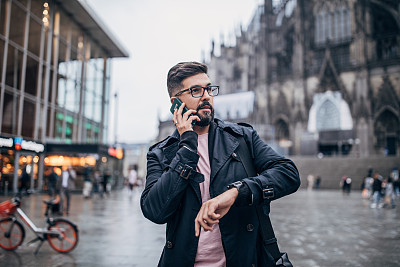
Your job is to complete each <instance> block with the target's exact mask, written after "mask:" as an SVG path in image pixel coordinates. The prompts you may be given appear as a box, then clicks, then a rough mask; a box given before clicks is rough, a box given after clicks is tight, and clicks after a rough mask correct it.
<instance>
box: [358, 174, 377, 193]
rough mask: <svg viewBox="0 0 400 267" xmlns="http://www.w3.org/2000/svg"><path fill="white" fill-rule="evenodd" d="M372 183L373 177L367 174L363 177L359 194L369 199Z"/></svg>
mask: <svg viewBox="0 0 400 267" xmlns="http://www.w3.org/2000/svg"><path fill="white" fill-rule="evenodd" d="M371 176H372V174H371ZM373 183H374V178H372V177H370V176H367V177H365V178H364V181H363V183H362V186H361V190H362V191H361V192H362V193H361V195H362V198H364V199H370V198H371V196H372V184H373Z"/></svg>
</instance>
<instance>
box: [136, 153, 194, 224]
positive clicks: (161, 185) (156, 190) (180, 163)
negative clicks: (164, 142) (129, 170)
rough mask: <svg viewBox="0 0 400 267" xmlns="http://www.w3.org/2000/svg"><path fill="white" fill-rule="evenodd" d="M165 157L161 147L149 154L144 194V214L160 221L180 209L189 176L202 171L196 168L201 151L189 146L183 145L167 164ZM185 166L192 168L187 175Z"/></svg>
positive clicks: (142, 207) (155, 221) (142, 206)
mask: <svg viewBox="0 0 400 267" xmlns="http://www.w3.org/2000/svg"><path fill="white" fill-rule="evenodd" d="M163 159H164V157H163V152H162V150H161V149H160V148H155V149H154V150H152V151H149V153H148V154H147V177H146V186H145V189H144V191H143V193H142V196H141V209H142V212H143V215H144V216H145V217H146V218H148V219H149V220H151V221H152V222H154V223H158V224H162V223H166V222H167V220H168V218H169V217H170V216H171V215H172V214H173V213H174V212H175V211H176V210H177V209H178V207H179V205H180V202H181V200H182V197H183V195H184V193H185V190H186V189H187V187H188V185H189V180H190V179H194V177H196V176H198V175H199V173H197V172H196V171H195V170H196V166H197V162H198V160H199V155H198V154H197V153H195V152H193V151H191V150H190V149H188V148H187V147H181V148H180V149H179V150H178V152H177V153H176V156H175V157H174V158H173V159H172V161H171V163H170V164H169V165H167V167H166V168H163V166H164V165H165V164H164V163H163V161H162V160H163ZM185 166H189V167H190V168H192V170H191V171H190V173H191V175H190V176H189V177H188V179H185V178H183V177H182V176H181V173H182V168H185ZM189 167H186V168H189ZM190 168H189V169H190ZM186 174H187V172H186ZM184 176H185V175H184Z"/></svg>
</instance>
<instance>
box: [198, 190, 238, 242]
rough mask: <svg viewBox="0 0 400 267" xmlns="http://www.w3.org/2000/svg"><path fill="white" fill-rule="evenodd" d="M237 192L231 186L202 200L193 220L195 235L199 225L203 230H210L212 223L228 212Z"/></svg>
mask: <svg viewBox="0 0 400 267" xmlns="http://www.w3.org/2000/svg"><path fill="white" fill-rule="evenodd" d="M238 194H239V191H238V190H237V189H236V188H232V189H229V190H228V191H225V192H224V193H222V194H221V195H219V196H217V197H215V198H212V199H210V200H208V201H206V202H204V203H203V205H202V206H201V208H200V211H199V213H197V217H196V219H195V220H194V223H195V225H194V229H195V235H196V236H199V235H200V227H203V229H204V231H212V227H213V225H214V224H216V223H218V222H219V220H220V219H221V218H222V217H224V216H225V214H227V213H228V211H229V209H230V208H231V207H232V205H233V203H235V200H236V197H237V196H238Z"/></svg>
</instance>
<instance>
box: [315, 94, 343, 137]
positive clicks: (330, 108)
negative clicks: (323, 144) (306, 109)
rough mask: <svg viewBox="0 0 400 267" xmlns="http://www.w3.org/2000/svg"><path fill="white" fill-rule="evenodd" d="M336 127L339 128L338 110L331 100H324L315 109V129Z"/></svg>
mask: <svg viewBox="0 0 400 267" xmlns="http://www.w3.org/2000/svg"><path fill="white" fill-rule="evenodd" d="M336 129H340V111H339V109H338V108H337V107H336V105H335V104H334V103H333V102H332V101H330V100H325V102H324V103H323V104H322V105H321V106H320V108H319V109H318V111H317V130H318V131H323V130H336Z"/></svg>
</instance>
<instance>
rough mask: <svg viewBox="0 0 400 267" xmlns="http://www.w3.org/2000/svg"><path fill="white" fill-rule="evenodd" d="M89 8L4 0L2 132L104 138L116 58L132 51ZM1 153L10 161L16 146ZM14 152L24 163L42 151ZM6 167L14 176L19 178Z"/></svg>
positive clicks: (0, 19)
mask: <svg viewBox="0 0 400 267" xmlns="http://www.w3.org/2000/svg"><path fill="white" fill-rule="evenodd" d="M91 12H92V11H89V10H88V9H87V8H86V7H85V5H84V4H82V3H81V2H80V1H77V0H71V1H68V3H67V1H55V0H49V1H43V0H0V97H1V99H0V134H1V135H2V136H5V137H21V138H23V139H24V140H25V139H27V140H35V141H38V142H41V143H44V144H46V143H64V144H73V143H81V144H106V143H107V138H108V135H107V130H108V123H107V120H108V112H109V94H110V88H109V87H110V65H111V58H113V57H127V56H128V54H127V53H126V52H125V51H124V49H123V48H122V47H120V46H119V44H117V43H116V42H115V41H113V40H112V37H110V36H108V35H107V31H106V30H103V28H102V27H101V26H100V25H101V24H100V23H97V21H96V20H97V18H96V16H94V14H92V13H91ZM89 24H90V26H88V27H89V28H85V27H86V25H89ZM91 31H92V32H91ZM98 40H101V42H99V41H98ZM0 151H1V153H2V154H1V155H2V156H1V158H0V161H1V159H3V158H4V160H5V161H7V159H8V161H11V159H9V158H11V157H10V156H8V155H9V153H12V152H10V151H12V150H5V149H4V148H2V147H1V146H0ZM10 155H11V154H10ZM14 155H15V157H18V158H19V160H18V161H17V160H13V161H15V162H18V163H20V164H16V166H15V169H20V168H21V166H22V167H24V165H26V164H25V161H21V158H22V157H24V160H27V161H29V162H33V159H35V161H37V158H36V157H41V155H39V154H37V155H35V153H33V154H30V155H28V156H27V155H24V154H23V153H20V152H17V153H12V156H14ZM4 160H3V161H1V162H2V166H1V168H2V171H3V169H4V166H3V165H4V164H3V163H4V162H5V161H4ZM8 161H7V162H6V165H5V166H8V167H10V166H9V165H7V164H10V163H8ZM20 161H21V162H20ZM41 162H42V165H43V162H44V161H43V160H41ZM39 163H40V161H39ZM35 164H36V163H35ZM39 165H40V164H39ZM35 166H36V165H35ZM13 168H14V166H13ZM41 168H43V166H42V167H41ZM6 169H7V171H6ZM6 169H4V171H6V173H4V174H6V175H8V176H9V175H13V176H14V180H15V179H16V177H17V176H19V174H18V173H17V172H16V171H13V169H12V168H6ZM32 171H33V173H34V177H35V179H36V177H41V176H43V170H42V173H41V172H40V170H39V172H38V168H37V167H34V168H33V169H32ZM2 174H3V172H2ZM0 180H1V176H0ZM37 184H38V186H39V187H40V186H43V185H42V184H41V182H39V183H37V182H35V186H36V185H37ZM14 186H15V181H14ZM14 189H15V187H14ZM0 191H1V188H0Z"/></svg>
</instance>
